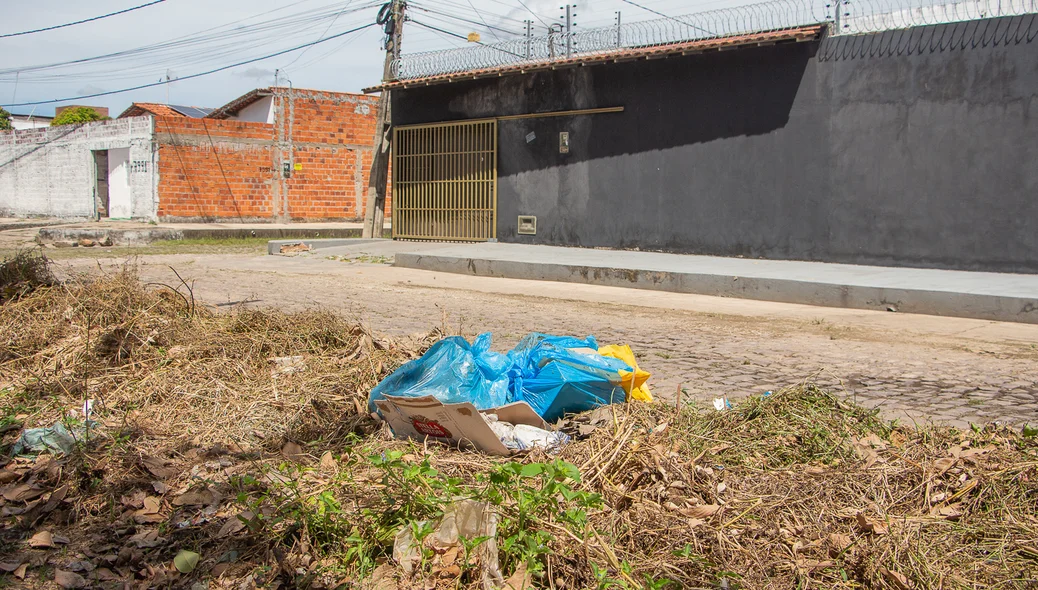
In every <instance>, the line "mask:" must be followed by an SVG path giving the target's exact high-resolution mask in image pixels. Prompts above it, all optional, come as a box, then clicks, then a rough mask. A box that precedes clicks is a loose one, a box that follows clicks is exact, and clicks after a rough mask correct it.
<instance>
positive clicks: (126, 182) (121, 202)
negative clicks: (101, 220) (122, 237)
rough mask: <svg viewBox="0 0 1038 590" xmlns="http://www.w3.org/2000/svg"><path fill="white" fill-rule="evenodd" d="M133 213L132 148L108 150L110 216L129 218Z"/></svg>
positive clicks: (111, 217) (112, 217)
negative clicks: (131, 183)
mask: <svg viewBox="0 0 1038 590" xmlns="http://www.w3.org/2000/svg"><path fill="white" fill-rule="evenodd" d="M132 215H133V204H132V201H131V197H130V148H113V149H110V150H108V217H109V218H110V219H129V218H130V216H132Z"/></svg>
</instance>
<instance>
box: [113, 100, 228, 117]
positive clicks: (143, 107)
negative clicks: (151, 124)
mask: <svg viewBox="0 0 1038 590" xmlns="http://www.w3.org/2000/svg"><path fill="white" fill-rule="evenodd" d="M212 111H213V109H210V108H206V107H185V106H180V105H175V104H158V103H154V102H135V103H133V104H132V105H130V108H128V109H126V110H125V111H123V113H122V114H121V115H119V118H120V119H122V118H124V117H139V116H141V115H148V114H150V115H156V116H158V117H191V118H193V119H201V118H202V117H205V116H206V115H208V114H209V113H211V112H212Z"/></svg>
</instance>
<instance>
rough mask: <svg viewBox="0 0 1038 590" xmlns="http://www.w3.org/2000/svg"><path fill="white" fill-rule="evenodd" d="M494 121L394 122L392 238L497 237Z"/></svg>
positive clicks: (445, 238)
mask: <svg viewBox="0 0 1038 590" xmlns="http://www.w3.org/2000/svg"><path fill="white" fill-rule="evenodd" d="M496 222H497V121H496V120H493V119H489V120H480V121H463V122H459V123H437V124H434V125H413V126H407V127H397V128H396V129H395V130H394V132H393V237H394V238H403V239H414V240H457V241H462V240H464V241H486V240H489V239H492V238H496V237H497V223H496Z"/></svg>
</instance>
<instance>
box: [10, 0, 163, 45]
mask: <svg viewBox="0 0 1038 590" xmlns="http://www.w3.org/2000/svg"><path fill="white" fill-rule="evenodd" d="M165 1H166V0H154V2H148V3H147V4H141V5H140V6H134V7H133V8H127V9H126V10H120V11H117V12H110V13H108V14H102V15H101V16H95V17H91V18H85V19H83V20H77V21H76V22H74V23H65V24H63V25H54V26H53V27H44V28H42V29H33V30H32V31H22V32H21V33H6V34H3V35H0V39H4V38H6V37H18V36H21V35H32V34H33V33H42V32H44V31H53V30H55V29H64V28H65V27H72V26H75V25H81V24H83V23H90V22H94V21H95V20H101V19H103V18H108V17H110V16H118V15H120V14H126V13H127V12H133V11H134V10H140V9H142V8H147V7H149V6H154V5H156V4H161V3H163V2H165Z"/></svg>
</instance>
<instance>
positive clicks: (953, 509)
mask: <svg viewBox="0 0 1038 590" xmlns="http://www.w3.org/2000/svg"><path fill="white" fill-rule="evenodd" d="M961 508H962V505H961V504H952V505H951V506H942V507H940V508H934V510H933V511H931V512H930V514H931V515H932V516H939V517H941V518H943V519H946V520H958V519H959V518H960V517H961V516H962V509H961Z"/></svg>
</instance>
